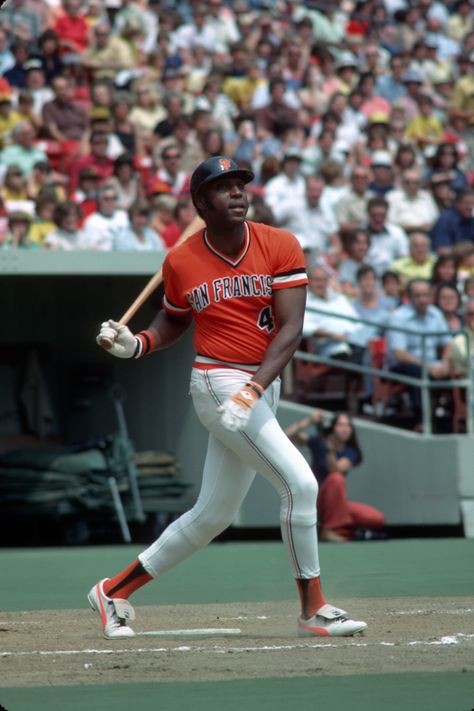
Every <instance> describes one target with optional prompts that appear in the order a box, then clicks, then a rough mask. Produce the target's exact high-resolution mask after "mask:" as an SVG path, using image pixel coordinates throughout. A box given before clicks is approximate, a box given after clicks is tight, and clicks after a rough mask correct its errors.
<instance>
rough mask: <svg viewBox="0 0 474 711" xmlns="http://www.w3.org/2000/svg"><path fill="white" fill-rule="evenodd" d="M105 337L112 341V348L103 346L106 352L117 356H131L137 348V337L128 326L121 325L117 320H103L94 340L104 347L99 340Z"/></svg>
mask: <svg viewBox="0 0 474 711" xmlns="http://www.w3.org/2000/svg"><path fill="white" fill-rule="evenodd" d="M104 338H105V339H107V340H108V341H111V342H112V348H105V350H106V351H107V352H108V353H111V354H112V355H114V356H116V357H117V358H133V356H134V355H135V351H136V349H137V344H138V338H137V337H136V336H134V335H133V333H132V332H131V331H130V329H129V328H128V326H123V325H122V324H121V323H118V322H117V321H112V320H111V319H109V320H108V321H104V323H102V324H101V326H100V331H99V333H98V334H97V336H96V341H97V343H98V344H99V346H101V347H102V348H104V346H103V344H102V343H101V341H102V340H103V339H104Z"/></svg>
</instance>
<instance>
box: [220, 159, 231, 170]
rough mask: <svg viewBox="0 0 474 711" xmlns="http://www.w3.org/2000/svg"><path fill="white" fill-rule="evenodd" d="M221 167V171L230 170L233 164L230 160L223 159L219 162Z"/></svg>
mask: <svg viewBox="0 0 474 711" xmlns="http://www.w3.org/2000/svg"><path fill="white" fill-rule="evenodd" d="M219 166H220V169H221V170H230V168H231V166H232V163H231V162H230V160H229V159H228V158H221V159H220V161H219Z"/></svg>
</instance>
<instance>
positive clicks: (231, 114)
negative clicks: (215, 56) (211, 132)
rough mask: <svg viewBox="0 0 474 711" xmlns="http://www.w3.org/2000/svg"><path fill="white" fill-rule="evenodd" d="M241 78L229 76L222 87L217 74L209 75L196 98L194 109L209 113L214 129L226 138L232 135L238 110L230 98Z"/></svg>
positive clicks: (221, 81) (221, 80) (233, 94)
mask: <svg viewBox="0 0 474 711" xmlns="http://www.w3.org/2000/svg"><path fill="white" fill-rule="evenodd" d="M242 80H243V77H231V76H229V77H228V78H227V79H226V81H225V84H224V85H223V78H222V76H221V75H219V74H211V75H210V76H209V77H208V78H207V81H206V82H205V84H204V86H203V89H202V93H201V94H200V95H199V96H197V97H196V101H195V107H196V108H197V109H205V110H206V111H209V112H210V114H211V116H212V118H213V120H214V125H215V127H216V128H219V129H220V130H221V131H222V132H223V133H224V134H227V135H228V136H233V135H234V123H233V121H234V119H236V118H237V116H238V114H239V110H238V108H237V106H236V105H235V103H234V101H233V99H232V98H231V97H233V96H235V88H236V86H237V85H238V84H240V82H241V81H242Z"/></svg>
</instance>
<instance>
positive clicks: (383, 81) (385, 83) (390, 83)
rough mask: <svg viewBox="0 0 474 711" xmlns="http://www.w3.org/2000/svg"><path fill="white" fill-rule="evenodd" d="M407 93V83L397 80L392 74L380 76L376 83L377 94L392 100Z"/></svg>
mask: <svg viewBox="0 0 474 711" xmlns="http://www.w3.org/2000/svg"><path fill="white" fill-rule="evenodd" d="M406 93H407V89H406V86H405V84H403V83H402V82H399V81H396V80H395V79H394V78H393V77H392V76H385V77H379V78H378V79H377V82H376V84H375V95H376V96H381V97H382V99H386V100H387V101H390V102H393V101H396V100H397V99H399V98H400V97H401V96H405V94H406Z"/></svg>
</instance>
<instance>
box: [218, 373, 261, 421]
mask: <svg viewBox="0 0 474 711" xmlns="http://www.w3.org/2000/svg"><path fill="white" fill-rule="evenodd" d="M262 393H263V388H262V386H261V385H259V384H258V383H254V382H252V383H247V384H246V385H244V387H243V388H241V389H240V390H238V391H237V392H236V393H234V394H233V395H231V396H230V397H228V398H227V400H224V402H223V403H222V405H220V406H219V407H218V408H217V412H220V415H221V422H222V424H223V425H224V427H225V428H226V429H227V430H230V431H231V432H238V431H239V430H243V429H244V428H245V427H246V426H247V425H248V423H249V420H250V415H251V414H252V408H253V407H254V405H256V403H257V402H258V401H259V400H260V398H261V397H262Z"/></svg>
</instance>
